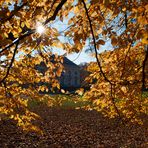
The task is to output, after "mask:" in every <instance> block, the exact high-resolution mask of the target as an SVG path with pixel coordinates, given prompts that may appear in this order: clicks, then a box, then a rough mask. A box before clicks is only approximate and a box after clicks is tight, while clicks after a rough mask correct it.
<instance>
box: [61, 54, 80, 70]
mask: <svg viewBox="0 0 148 148" xmlns="http://www.w3.org/2000/svg"><path fill="white" fill-rule="evenodd" d="M63 64H64V65H68V66H73V67H77V68H79V66H78V65H77V64H75V63H74V62H72V61H71V60H69V59H68V58H66V57H64V59H63Z"/></svg>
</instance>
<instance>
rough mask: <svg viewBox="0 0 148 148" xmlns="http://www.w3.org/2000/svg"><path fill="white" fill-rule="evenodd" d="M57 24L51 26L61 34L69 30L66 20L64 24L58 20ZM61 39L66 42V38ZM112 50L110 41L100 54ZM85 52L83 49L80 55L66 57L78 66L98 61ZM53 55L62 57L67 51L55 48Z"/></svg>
mask: <svg viewBox="0 0 148 148" xmlns="http://www.w3.org/2000/svg"><path fill="white" fill-rule="evenodd" d="M55 22H56V23H53V24H52V25H51V26H52V27H54V28H56V29H58V31H59V32H61V31H62V30H65V29H66V28H67V21H66V20H64V23H63V22H61V21H57V20H56V21H55ZM59 39H60V40H61V41H62V42H64V40H66V39H65V38H64V37H60V38H59ZM87 44H88V42H87ZM92 48H93V47H92ZM111 49H112V45H111V43H110V41H108V42H107V43H106V44H105V45H104V46H102V47H100V49H99V52H102V51H104V50H111ZM85 50H86V48H84V49H82V51H81V52H80V53H72V54H68V55H67V56H66V57H67V58H69V59H70V60H71V61H73V62H74V63H76V64H80V63H85V62H86V63H89V62H91V61H96V59H95V57H92V56H91V53H86V52H85ZM53 53H57V54H58V55H62V54H65V53H66V51H64V50H62V49H57V48H54V49H53Z"/></svg>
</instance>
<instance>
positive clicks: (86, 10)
mask: <svg viewBox="0 0 148 148" xmlns="http://www.w3.org/2000/svg"><path fill="white" fill-rule="evenodd" d="M81 1H82V3H83V5H84V8H85V12H86V15H87V18H88V21H89V25H90V30H91V34H92V37H93V44H94V49H95V57H96V60H97V64H98V66H99V68H100V72H101V74H102V75H103V77H104V80H105V81H107V82H108V83H109V84H110V86H111V100H112V104H113V106H114V109H115V111H116V113H117V115H118V116H119V118H120V120H121V121H122V123H123V120H122V117H121V114H120V111H119V110H118V108H117V106H116V104H115V99H114V97H113V88H112V87H113V86H115V84H113V83H112V82H111V81H110V80H109V79H108V78H107V77H106V75H105V73H104V72H103V70H102V67H101V64H100V61H99V59H98V52H97V46H96V39H95V35H94V31H93V27H92V23H91V19H90V17H89V13H88V9H87V7H86V4H85V2H84V0H81Z"/></svg>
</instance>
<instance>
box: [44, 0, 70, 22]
mask: <svg viewBox="0 0 148 148" xmlns="http://www.w3.org/2000/svg"><path fill="white" fill-rule="evenodd" d="M66 2H67V0H62V1H61V2H60V3H59V5H58V6H57V7H56V9H55V11H54V13H53V15H52V16H51V17H50V18H48V19H47V20H46V21H45V22H44V23H43V24H44V25H46V24H47V23H49V22H50V21H53V20H55V18H56V16H57V14H58V12H59V11H60V10H61V8H62V6H63V5H64V4H65V3H66Z"/></svg>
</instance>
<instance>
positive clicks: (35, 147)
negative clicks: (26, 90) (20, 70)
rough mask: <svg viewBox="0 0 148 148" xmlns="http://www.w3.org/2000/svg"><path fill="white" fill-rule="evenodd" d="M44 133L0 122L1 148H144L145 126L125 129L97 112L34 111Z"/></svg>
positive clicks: (147, 136) (69, 110) (147, 135)
mask: <svg viewBox="0 0 148 148" xmlns="http://www.w3.org/2000/svg"><path fill="white" fill-rule="evenodd" d="M33 111H34V112H35V113H37V114H38V115H40V116H41V118H42V119H41V120H37V121H35V122H34V124H36V125H38V126H39V127H40V128H41V129H42V130H43V132H44V134H43V135H39V134H36V133H33V132H23V131H22V130H21V129H19V128H18V127H17V126H16V124H15V123H14V122H13V121H10V120H5V121H0V148H126V147H127V148H138V147H139V148H147V147H148V145H147V142H148V134H147V129H146V127H147V126H146V125H144V126H138V125H133V124H131V125H128V126H127V127H124V126H123V125H120V124H119V123H117V121H116V120H115V119H114V120H113V119H108V118H105V117H103V116H102V115H101V114H100V113H98V112H96V111H84V110H74V109H62V108H48V107H47V106H43V105H39V106H36V107H35V108H34V110H33Z"/></svg>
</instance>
